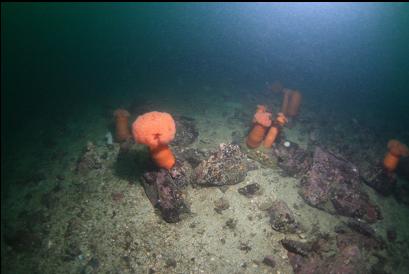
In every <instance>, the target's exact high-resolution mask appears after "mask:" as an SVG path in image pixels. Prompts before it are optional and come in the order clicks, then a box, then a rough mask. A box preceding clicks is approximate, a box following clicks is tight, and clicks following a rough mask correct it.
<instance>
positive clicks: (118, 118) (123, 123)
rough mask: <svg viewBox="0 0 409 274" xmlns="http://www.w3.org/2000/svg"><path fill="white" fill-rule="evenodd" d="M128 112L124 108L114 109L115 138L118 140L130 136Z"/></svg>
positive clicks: (123, 139) (121, 140)
mask: <svg viewBox="0 0 409 274" xmlns="http://www.w3.org/2000/svg"><path fill="white" fill-rule="evenodd" d="M129 116H130V114H129V112H128V111H127V110H125V109H117V110H115V111H114V118H115V127H116V131H115V139H116V140H117V141H118V142H124V141H126V140H128V139H131V138H132V135H131V132H130V131H129V127H128V119H129Z"/></svg>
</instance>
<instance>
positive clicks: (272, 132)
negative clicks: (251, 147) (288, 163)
mask: <svg viewBox="0 0 409 274" xmlns="http://www.w3.org/2000/svg"><path fill="white" fill-rule="evenodd" d="M278 133H279V129H278V127H277V126H272V127H271V128H270V129H269V131H268V132H267V135H266V138H265V139H264V142H263V145H264V147H265V148H270V147H271V146H272V145H273V144H274V142H275V140H276V138H277V136H278Z"/></svg>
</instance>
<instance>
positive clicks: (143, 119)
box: [132, 111, 176, 170]
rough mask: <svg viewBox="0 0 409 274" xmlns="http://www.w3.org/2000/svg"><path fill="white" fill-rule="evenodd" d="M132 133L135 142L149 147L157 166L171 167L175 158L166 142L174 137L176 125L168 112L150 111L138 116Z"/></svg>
mask: <svg viewBox="0 0 409 274" xmlns="http://www.w3.org/2000/svg"><path fill="white" fill-rule="evenodd" d="M132 133H133V136H134V138H135V141H136V142H137V143H139V144H145V145H147V146H148V147H149V150H150V152H151V156H152V159H153V160H154V161H155V163H156V165H157V166H159V167H161V168H166V169H168V170H169V169H171V168H172V167H173V165H174V164H175V161H176V160H175V156H174V155H173V153H172V151H171V150H170V148H169V146H168V144H169V143H170V142H171V141H172V140H173V139H174V138H175V133H176V125H175V121H174V120H173V117H172V116H171V115H170V114H169V113H166V112H158V111H152V112H148V113H145V114H143V115H140V116H138V118H137V119H136V120H135V122H134V123H133V124H132Z"/></svg>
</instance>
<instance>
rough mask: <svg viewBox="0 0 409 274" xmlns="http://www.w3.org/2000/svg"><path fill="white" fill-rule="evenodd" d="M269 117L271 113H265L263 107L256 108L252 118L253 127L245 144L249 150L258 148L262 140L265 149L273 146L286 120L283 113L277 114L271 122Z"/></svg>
mask: <svg viewBox="0 0 409 274" xmlns="http://www.w3.org/2000/svg"><path fill="white" fill-rule="evenodd" d="M271 116H272V113H270V112H267V109H266V107H265V106H264V105H258V106H257V110H256V113H255V114H254V117H253V127H252V129H251V131H250V133H249V135H248V136H247V139H246V144H247V146H248V147H249V148H257V147H259V146H260V145H261V143H263V140H264V143H263V145H264V147H266V148H270V147H271V146H272V145H273V144H274V142H275V140H276V138H277V136H278V133H279V132H280V128H281V127H282V126H284V125H285V123H286V122H287V118H286V117H285V115H284V114H283V113H278V114H277V117H276V119H275V120H274V121H273V120H272V119H271ZM269 128H270V129H269ZM267 130H268V132H267ZM266 132H267V135H266Z"/></svg>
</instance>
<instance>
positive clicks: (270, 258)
mask: <svg viewBox="0 0 409 274" xmlns="http://www.w3.org/2000/svg"><path fill="white" fill-rule="evenodd" d="M263 263H264V264H265V265H268V266H270V267H273V268H274V267H275V266H276V262H275V260H274V257H273V256H271V255H269V256H265V257H264V259H263Z"/></svg>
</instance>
